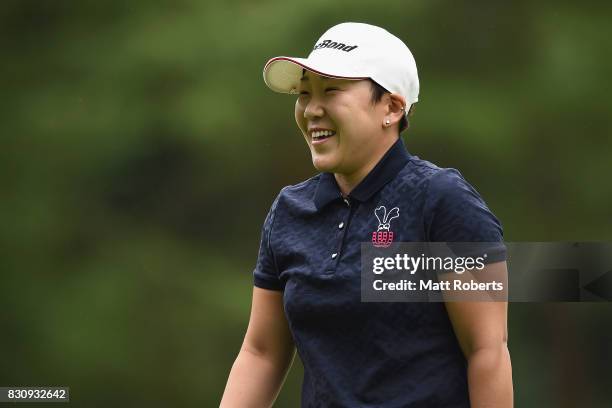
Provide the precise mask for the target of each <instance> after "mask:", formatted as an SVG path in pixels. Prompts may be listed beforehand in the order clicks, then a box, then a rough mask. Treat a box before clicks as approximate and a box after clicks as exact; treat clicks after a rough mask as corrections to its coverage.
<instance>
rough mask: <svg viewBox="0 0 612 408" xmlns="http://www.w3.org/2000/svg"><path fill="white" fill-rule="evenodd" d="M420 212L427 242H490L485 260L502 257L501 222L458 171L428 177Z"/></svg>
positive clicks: (499, 259)
mask: <svg viewBox="0 0 612 408" xmlns="http://www.w3.org/2000/svg"><path fill="white" fill-rule="evenodd" d="M424 211H425V224H426V225H425V227H426V232H427V237H428V240H429V241H431V242H454V243H459V242H482V243H491V244H490V245H488V246H489V247H488V248H487V249H488V253H489V254H490V255H491V256H490V257H489V259H488V262H487V263H490V262H496V261H501V260H505V259H506V248H505V245H504V244H503V229H502V226H501V223H500V222H499V220H498V219H497V217H495V215H493V213H492V212H491V211H490V210H489V208H488V207H487V205H486V204H485V202H484V200H483V199H482V197H481V196H480V195H479V194H478V192H477V191H476V190H475V189H474V188H473V187H472V186H471V185H470V184H469V183H468V182H467V181H466V180H465V179H464V178H463V176H462V175H461V173H459V171H457V170H455V169H442V170H440V171H439V172H438V173H436V174H434V175H433V176H432V177H431V179H430V184H429V188H428V194H427V200H426V204H425V209H424ZM495 243H498V244H495ZM480 247H481V248H482V246H480Z"/></svg>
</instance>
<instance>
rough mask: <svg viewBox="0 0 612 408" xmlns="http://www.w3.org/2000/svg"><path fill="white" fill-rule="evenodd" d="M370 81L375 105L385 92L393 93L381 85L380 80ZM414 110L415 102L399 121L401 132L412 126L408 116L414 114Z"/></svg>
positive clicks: (372, 100)
mask: <svg viewBox="0 0 612 408" xmlns="http://www.w3.org/2000/svg"><path fill="white" fill-rule="evenodd" d="M369 81H370V85H371V86H372V99H371V102H372V105H375V104H376V103H378V102H380V100H381V99H382V97H383V96H384V95H385V94H387V93H391V92H389V91H387V90H386V89H385V88H384V87H383V86H381V85H380V84H379V83H378V82H376V81H374V80H373V79H369ZM413 111H414V104H412V105H410V109H408V114H406V115H404V116H402V119H401V120H400V123H399V131H400V133H401V132H403V131H404V130H406V129H408V127H409V126H410V123H408V116H412V112H413Z"/></svg>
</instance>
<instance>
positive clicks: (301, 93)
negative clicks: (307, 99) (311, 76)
mask: <svg viewBox="0 0 612 408" xmlns="http://www.w3.org/2000/svg"><path fill="white" fill-rule="evenodd" d="M300 95H308V92H307V91H300Z"/></svg>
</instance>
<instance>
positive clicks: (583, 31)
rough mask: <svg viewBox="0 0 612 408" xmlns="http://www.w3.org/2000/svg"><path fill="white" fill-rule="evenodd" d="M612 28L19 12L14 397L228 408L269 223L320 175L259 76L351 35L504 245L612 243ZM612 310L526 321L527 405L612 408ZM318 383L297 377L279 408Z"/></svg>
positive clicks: (11, 269) (1, 172) (10, 133)
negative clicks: (385, 69) (495, 225)
mask: <svg viewBox="0 0 612 408" xmlns="http://www.w3.org/2000/svg"><path fill="white" fill-rule="evenodd" d="M611 18H612V6H611V4H610V3H604V2H589V1H581V2H567V3H566V2H559V1H552V0H549V1H536V2H531V1H526V0H519V1H513V2H505V1H491V0H486V1H485V0H479V1H469V2H468V1H436V0H427V1H425V0H421V1H405V2H397V1H387V2H366V1H361V0H359V1H350V2H347V1H342V2H340V1H337V2H329V1H321V0H311V1H309V2H285V1H281V0H273V1H262V2H249V1H237V0H229V1H225V2H221V1H217V2H211V1H195V0H172V1H170V0H165V1H140V0H133V1H129V2H126V1H118V0H107V1H104V2H95V1H86V0H83V1H63V0H54V1H50V0H19V1H17V0H4V1H3V2H2V4H1V5H0V30H1V34H2V35H0V47H1V48H0V49H1V54H0V55H1V58H2V63H1V64H0V74H1V75H0V80H1V81H2V82H1V84H2V85H1V88H0V90H1V93H2V98H0V104H1V108H0V112H1V115H2V120H1V122H0V126H1V136H0V137H1V139H0V141H1V144H0V225H1V228H0V278H1V279H0V324H1V326H0V386H9V385H22V386H27V385H65V386H70V387H71V398H72V402H71V404H72V405H73V406H79V407H81V406H82V407H109V406H148V407H167V406H173V407H195V406H200V407H213V406H218V403H219V400H220V397H221V394H222V392H223V388H224V386H225V382H226V379H227V375H228V373H229V370H230V368H231V365H232V363H233V360H234V358H235V356H236V354H237V352H238V350H239V347H240V345H241V342H242V338H243V334H244V331H245V329H246V325H247V321H248V316H249V309H250V301H251V290H252V276H251V273H252V268H253V266H254V263H255V260H256V256H257V249H258V245H259V234H260V228H261V224H262V223H263V220H264V217H265V215H266V212H267V210H268V208H269V206H270V204H271V203H272V200H273V198H274V197H275V195H276V194H277V193H278V191H279V190H280V189H281V188H282V187H283V186H285V185H287V184H295V183H297V182H299V181H301V180H303V179H306V178H308V177H310V176H312V175H313V174H315V170H314V169H313V167H312V164H311V162H310V154H309V152H308V149H307V148H306V145H305V143H304V141H303V139H302V137H301V134H300V133H299V131H298V129H297V126H296V125H295V123H294V120H293V103H294V99H293V98H294V97H292V96H287V95H278V94H274V93H272V92H271V91H269V90H268V89H267V88H266V87H265V85H264V83H263V80H262V68H263V65H264V63H265V62H266V60H267V59H268V58H270V57H273V56H277V55H296V56H305V55H307V54H308V52H309V50H310V49H311V47H312V46H313V44H314V42H315V40H316V39H317V38H318V37H319V36H320V35H321V34H322V33H323V32H324V31H325V30H326V29H327V28H328V27H330V26H331V25H334V24H336V23H339V22H342V21H361V22H369V23H372V24H376V25H381V26H383V27H385V28H387V29H388V30H389V31H391V32H392V33H394V34H396V35H397V36H399V37H400V38H402V39H403V40H404V41H405V42H406V43H407V44H408V46H409V47H410V48H411V50H412V51H413V53H414V55H415V58H416V60H417V64H418V67H419V71H420V79H421V94H420V102H419V103H418V104H417V106H416V111H415V114H414V116H413V119H412V125H411V128H410V129H409V130H408V131H407V132H405V133H404V140H405V142H406V144H407V146H408V149H409V150H410V151H411V153H413V154H417V155H418V156H420V157H422V158H425V159H427V160H430V161H433V162H434V163H436V164H438V165H440V166H445V167H455V168H458V169H460V170H461V172H462V173H463V174H464V175H465V177H466V178H467V179H468V180H469V181H470V182H471V183H472V184H473V185H474V186H475V187H476V188H477V189H478V190H479V191H480V193H481V194H482V196H483V197H484V198H485V200H486V201H487V203H488V204H489V206H490V208H491V209H492V210H493V211H494V212H495V214H496V215H497V216H498V217H499V218H500V220H501V221H502V223H503V225H504V228H505V238H506V240H508V241H563V240H585V241H587V240H588V241H596V240H612V210H611V208H610V202H611V199H612V183H611V182H610V174H611V173H612V172H611V168H612V164H611V158H612V154H611V153H612V139H611V138H610V136H611V132H610V130H611V120H610V107H611V104H610V102H609V99H610V92H609V88H610V86H609V83H610V79H609V74H610V73H611V72H612V54H611V53H610V49H611V48H610V45H611V44H610V38H612V25H610V20H611ZM611 312H612V308H611V307H610V304H609V303H591V304H512V305H511V306H510V315H509V334H510V338H509V346H510V351H511V355H512V363H513V372H514V386H515V399H516V406H517V407H604V406H606V407H607V406H610V404H611V403H612V396H611V392H610V389H611V388H610V385H612V375H611V374H610V371H609V369H610V367H612V358H611V354H612V353H611V350H610V349H611V346H612V334H611V333H612V328H611V325H610V321H611V317H612V314H611ZM254 375H256V374H254ZM300 382H301V365H300V362H299V359H296V362H295V364H294V367H293V369H292V371H291V373H290V376H289V378H288V380H287V383H286V384H285V387H284V389H283V391H282V393H281V395H280V397H279V399H278V401H277V404H276V406H277V407H296V406H299V398H300V385H301V384H300ZM442 392H443V390H442ZM24 405H25V404H24Z"/></svg>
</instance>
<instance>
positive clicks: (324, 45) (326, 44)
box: [313, 40, 357, 52]
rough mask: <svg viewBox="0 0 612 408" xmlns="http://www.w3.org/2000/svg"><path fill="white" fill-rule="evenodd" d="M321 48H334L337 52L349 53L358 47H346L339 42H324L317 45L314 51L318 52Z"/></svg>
mask: <svg viewBox="0 0 612 408" xmlns="http://www.w3.org/2000/svg"><path fill="white" fill-rule="evenodd" d="M319 48H333V49H336V50H341V51H346V52H349V51H353V50H354V49H355V48H357V45H346V44H343V43H339V42H333V41H332V40H324V41H323V42H320V43H318V44H317V45H315V46H314V48H313V50H318V49H319Z"/></svg>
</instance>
